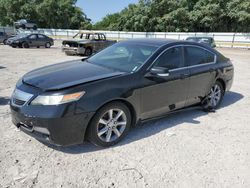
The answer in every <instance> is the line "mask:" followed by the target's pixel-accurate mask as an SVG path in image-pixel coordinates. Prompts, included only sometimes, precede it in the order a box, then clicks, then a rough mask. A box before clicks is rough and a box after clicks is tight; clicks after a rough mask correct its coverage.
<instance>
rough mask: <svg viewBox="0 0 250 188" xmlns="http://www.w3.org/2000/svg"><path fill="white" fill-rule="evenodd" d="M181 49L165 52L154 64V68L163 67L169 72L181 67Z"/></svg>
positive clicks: (176, 48)
mask: <svg viewBox="0 0 250 188" xmlns="http://www.w3.org/2000/svg"><path fill="white" fill-rule="evenodd" d="M182 57H183V56H182V47H173V48H170V49H168V50H167V51H165V52H164V53H163V54H162V55H161V56H160V57H159V58H158V59H157V60H156V62H155V65H154V67H164V68H167V69H169V70H171V69H177V68H181V67H183V66H184V65H183V60H182Z"/></svg>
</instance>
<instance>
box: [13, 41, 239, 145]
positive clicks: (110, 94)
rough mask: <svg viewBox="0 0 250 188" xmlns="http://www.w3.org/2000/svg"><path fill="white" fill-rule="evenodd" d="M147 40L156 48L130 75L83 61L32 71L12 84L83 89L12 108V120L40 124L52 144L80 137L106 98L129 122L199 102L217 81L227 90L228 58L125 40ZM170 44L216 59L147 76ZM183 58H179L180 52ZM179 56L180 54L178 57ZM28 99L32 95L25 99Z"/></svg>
mask: <svg viewBox="0 0 250 188" xmlns="http://www.w3.org/2000/svg"><path fill="white" fill-rule="evenodd" d="M125 42H136V43H142V44H143V43H145V44H147V43H150V44H154V45H158V46H159V48H158V50H157V51H156V52H155V53H154V54H153V55H152V56H151V57H150V58H149V59H148V60H147V62H146V63H145V64H144V65H143V66H142V67H141V69H139V70H138V71H137V72H134V73H124V72H119V71H115V70H111V69H107V68H103V67H99V66H97V65H92V64H90V63H87V62H80V61H75V62H68V63H62V64H57V65H53V66H48V67H45V68H41V69H37V70H34V71H32V72H30V73H28V74H26V75H25V76H24V77H23V79H20V80H19V82H18V83H17V86H16V87H17V88H18V89H20V90H22V91H25V92H28V93H32V94H33V95H34V97H33V98H35V97H36V96H37V95H40V94H43V95H47V94H53V95H55V94H68V93H74V92H78V91H85V92H86V93H85V95H84V96H83V97H82V98H81V99H80V100H79V101H77V102H72V103H68V104H63V105H57V106H32V105H29V103H28V104H26V105H24V106H22V107H15V106H14V105H13V104H12V103H11V104H10V106H11V112H12V119H13V122H14V124H16V125H18V124H19V123H25V124H31V122H32V126H41V127H46V128H48V129H49V131H50V139H51V142H52V143H55V144H58V145H71V144H77V143H81V142H82V141H83V140H84V136H85V131H86V129H87V126H88V125H89V122H90V121H91V118H92V117H93V115H94V114H95V112H96V111H97V110H98V109H100V108H101V107H102V106H103V105H105V104H107V103H109V102H111V101H116V100H119V101H122V102H124V103H125V104H126V105H128V107H129V108H130V110H131V113H132V117H133V122H134V123H137V122H139V121H140V120H146V119H150V118H154V117H156V116H162V115H164V114H166V113H168V112H171V111H175V110H178V109H180V108H184V107H187V106H190V105H194V104H198V103H200V102H201V100H202V98H204V97H205V96H206V95H207V94H208V93H209V91H210V88H211V86H212V85H213V84H214V83H215V82H216V80H220V81H221V82H223V85H224V86H225V90H229V89H230V88H231V85H232V82H233V74H234V72H233V71H234V69H233V65H232V64H231V62H230V61H229V60H228V59H226V58H224V59H223V58H219V56H221V55H220V54H219V53H218V52H217V51H216V50H214V49H212V48H210V47H208V46H206V45H202V44H197V43H192V42H186V41H175V40H166V41H165V40H142V39H140V40H130V41H125ZM175 45H183V46H185V45H195V46H199V47H202V48H205V49H207V50H209V51H211V52H213V53H214V54H215V55H216V56H217V57H218V58H217V61H216V62H215V63H213V64H208V65H204V66H197V67H188V66H187V67H185V68H182V69H179V70H173V71H170V74H169V76H168V77H164V78H161V77H150V76H147V75H148V74H149V68H150V67H151V66H152V63H153V62H154V60H155V59H156V58H157V57H158V56H159V54H161V53H162V52H163V51H164V50H165V49H167V48H170V47H172V46H175ZM183 57H184V56H183ZM183 60H185V58H183ZM31 100H32V99H31Z"/></svg>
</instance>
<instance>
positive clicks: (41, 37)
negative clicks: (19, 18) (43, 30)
mask: <svg viewBox="0 0 250 188" xmlns="http://www.w3.org/2000/svg"><path fill="white" fill-rule="evenodd" d="M38 38H39V39H45V38H46V37H45V36H44V35H38Z"/></svg>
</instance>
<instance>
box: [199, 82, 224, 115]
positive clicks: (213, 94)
mask: <svg viewBox="0 0 250 188" xmlns="http://www.w3.org/2000/svg"><path fill="white" fill-rule="evenodd" d="M224 94H225V90H224V88H223V86H222V84H221V82H219V81H217V82H216V83H215V84H214V85H213V86H212V88H211V90H210V93H209V95H208V96H207V97H206V99H205V101H204V104H203V108H204V110H208V111H209V110H213V109H216V108H218V106H219V105H220V103H221V101H222V99H223V96H224Z"/></svg>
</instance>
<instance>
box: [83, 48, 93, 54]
mask: <svg viewBox="0 0 250 188" xmlns="http://www.w3.org/2000/svg"><path fill="white" fill-rule="evenodd" d="M84 55H85V56H91V55H92V49H91V48H86V50H85V53H84Z"/></svg>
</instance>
